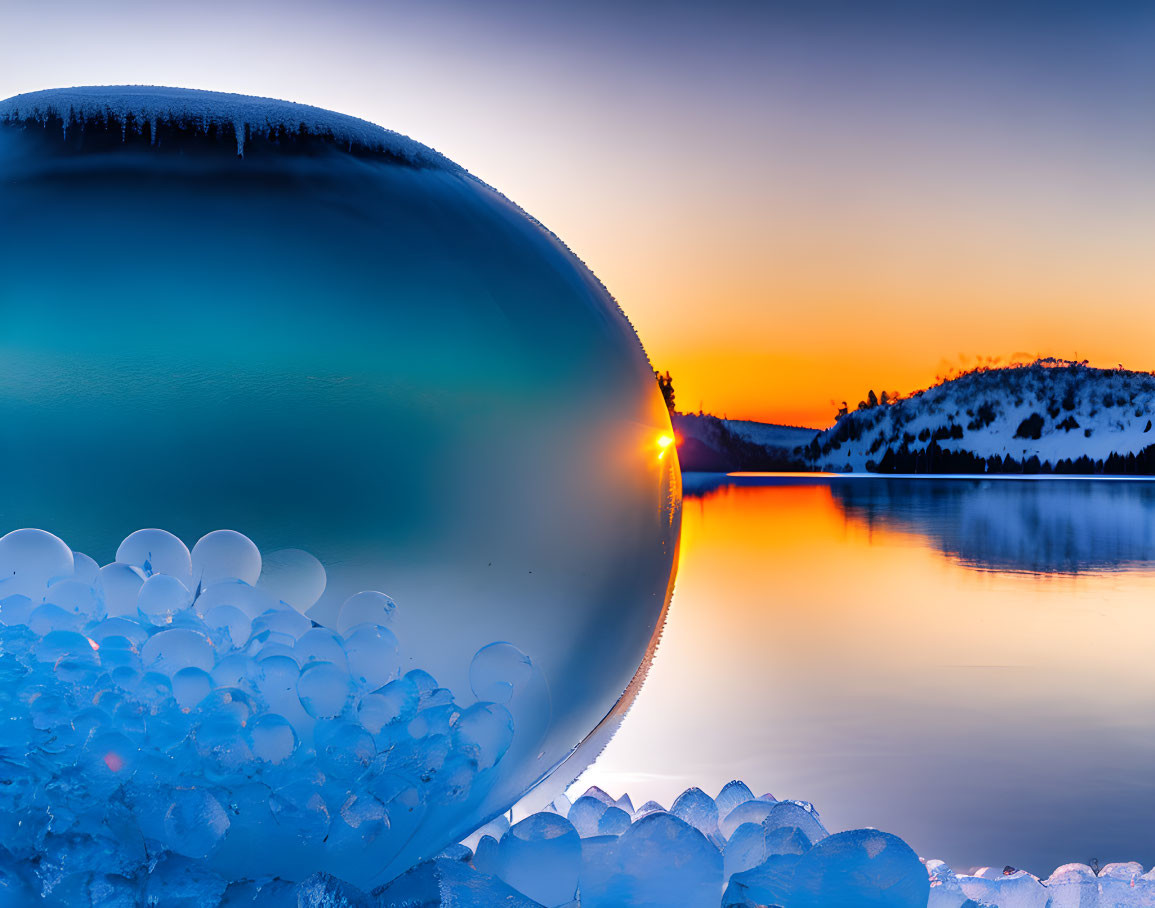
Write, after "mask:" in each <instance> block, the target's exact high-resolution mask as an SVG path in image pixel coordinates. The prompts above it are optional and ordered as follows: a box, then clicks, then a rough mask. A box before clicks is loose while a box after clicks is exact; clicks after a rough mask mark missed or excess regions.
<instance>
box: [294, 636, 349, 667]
mask: <svg viewBox="0 0 1155 908" xmlns="http://www.w3.org/2000/svg"><path fill="white" fill-rule="evenodd" d="M293 656H294V657H295V658H296V660H297V662H299V663H300V664H301V667H302V668H303V667H304V666H306V665H308V664H309V663H310V662H331V663H333V664H334V665H340V666H342V667H344V666H346V665H348V664H349V662H348V659H347V658H346V656H345V647H344V646H343V645H342V641H341V638H340V637H338V636H337V635H336V634H334V633H333V632H332V631H331V630H328V629H326V628H323V627H315V628H312V629H311V630H308V631H306V632H305V633H304V634H302V635H301V639H300V640H298V641H297V643H296V645H295V646H294V647H293Z"/></svg>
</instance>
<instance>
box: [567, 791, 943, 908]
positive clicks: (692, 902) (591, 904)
mask: <svg viewBox="0 0 1155 908" xmlns="http://www.w3.org/2000/svg"><path fill="white" fill-rule="evenodd" d="M583 844H584V843H583ZM611 855H612V868H613V869H612V873H610V874H609V875H608V876H607V877H605V878H603V879H602V880H601V881H600V884H599V885H596V887H595V888H594V889H593V891H587V889H586V888H585V887H583V889H582V908H602V906H611V905H612V906H617V905H623V904H628V905H632V906H636V908H642V906H647V908H650V906H652V908H658V906H663V908H664V906H669V905H678V906H682V908H698V906H701V908H706V906H710V908H714V906H716V905H717V904H718V893H719V892H720V891H721V889H722V855H721V854H720V853H719V851H718V849H717V848H715V847H714V846H713V845H712V844H711V843H710V841H709V840H708V839H707V838H706V837H705V836H704V835H702V833H700V832H699V831H698V830H697V829H695V828H694V827H693V826H691V825H690V824H689V823H686V822H684V821H683V820H679V819H678V818H677V817H675V816H673V815H672V814H668V813H653V814H650V815H649V816H646V817H643V818H642V819H640V820H638V821H637V822H636V823H634V824H633V825H632V826H631V827H630V828H629V829H627V830H626V831H625V832H624V833H623V834H622V835H621V837H620V838H619V839H618V840H617V846H616V847H615V848H613V849H612V851H611ZM920 866H921V865H920Z"/></svg>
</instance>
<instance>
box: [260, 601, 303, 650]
mask: <svg viewBox="0 0 1155 908" xmlns="http://www.w3.org/2000/svg"><path fill="white" fill-rule="evenodd" d="M312 629H313V622H312V621H310V620H309V619H308V618H306V617H305V616H304V615H302V614H301V613H300V612H297V611H294V610H292V609H288V608H282V609H276V610H274V611H269V612H265V613H264V614H262V615H258V616H257V618H256V619H255V620H254V621H253V635H254V636H259V635H261V634H263V633H264V632H265V631H271V632H272V633H274V634H277V635H278V636H279V637H280V638H287V639H288V640H290V641H292V642H291V643H290V644H289V645H290V646H292V645H293V644H294V643H296V642H297V641H298V640H300V639H301V637H303V636H305V634H307V633H308V632H309V631H311V630H312Z"/></svg>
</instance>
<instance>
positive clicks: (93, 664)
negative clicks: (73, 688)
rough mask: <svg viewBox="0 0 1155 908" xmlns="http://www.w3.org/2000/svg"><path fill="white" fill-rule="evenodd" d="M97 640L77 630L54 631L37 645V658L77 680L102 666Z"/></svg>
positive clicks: (63, 675) (66, 676) (70, 678)
mask: <svg viewBox="0 0 1155 908" xmlns="http://www.w3.org/2000/svg"><path fill="white" fill-rule="evenodd" d="M96 651H97V644H96V641H94V640H90V639H89V638H88V637H85V636H84V635H83V634H78V633H76V632H75V631H52V632H51V633H49V634H47V635H45V637H44V638H43V639H42V640H41V641H40V643H39V644H38V645H37V647H36V658H37V659H38V660H39V661H41V662H47V663H48V664H50V665H51V666H52V667H53V670H54V671H55V672H56V673H57V674H59V675H61V676H62V677H63V678H66V679H69V680H75V679H77V678H79V677H83V676H84V674H85V673H86V672H88V671H92V670H95V669H96V668H98V667H99V666H100V660H99V659H98V658H97V655H96Z"/></svg>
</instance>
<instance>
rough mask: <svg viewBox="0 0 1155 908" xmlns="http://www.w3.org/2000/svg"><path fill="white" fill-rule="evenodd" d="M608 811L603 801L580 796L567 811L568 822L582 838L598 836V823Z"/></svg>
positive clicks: (588, 796)
mask: <svg viewBox="0 0 1155 908" xmlns="http://www.w3.org/2000/svg"><path fill="white" fill-rule="evenodd" d="M608 809H609V807H608V806H607V805H606V802H605V801H601V800H598V799H597V798H594V797H591V796H590V795H582V796H581V797H580V798H578V799H577V800H576V801H574V802H573V806H572V807H571V808H570V809H569V821H570V822H571V823H572V824H573V828H574V829H576V830H577V831H578V835H580V836H581V837H582V838H585V837H586V836H592V835H597V834H598V823H600V822H601V819H602V815H603V814H605V812H606V811H607V810H608Z"/></svg>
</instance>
